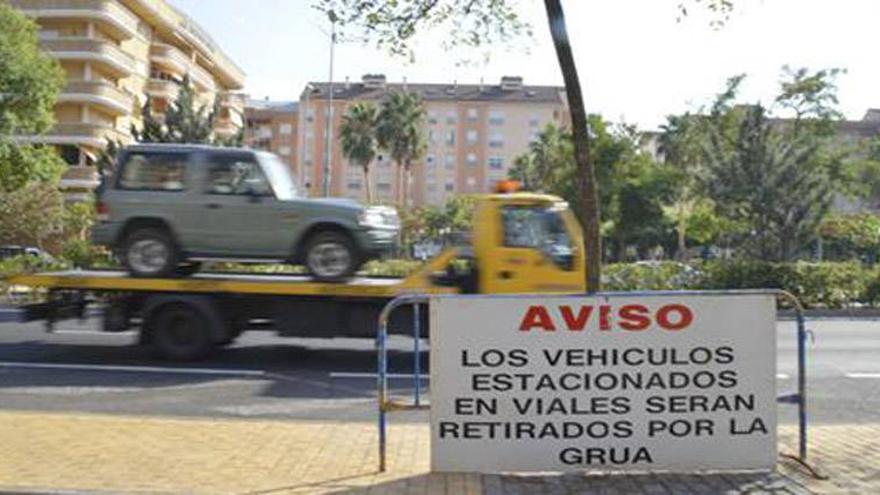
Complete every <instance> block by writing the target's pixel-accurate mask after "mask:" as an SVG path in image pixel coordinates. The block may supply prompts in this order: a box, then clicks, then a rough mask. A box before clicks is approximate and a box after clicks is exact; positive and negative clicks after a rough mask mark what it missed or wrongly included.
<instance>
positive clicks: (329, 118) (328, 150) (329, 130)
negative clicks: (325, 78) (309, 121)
mask: <svg viewBox="0 0 880 495" xmlns="http://www.w3.org/2000/svg"><path fill="white" fill-rule="evenodd" d="M327 17H328V18H329V19H330V81H329V83H330V84H329V85H328V86H329V96H328V98H327V102H328V103H327V105H328V106H327V115H326V116H325V125H326V127H325V129H324V136H325V137H326V142H325V144H324V174H323V175H324V180H323V184H322V185H323V187H322V192H323V194H324V197H327V196H330V165H331V162H330V160H331V157H332V156H333V114H334V112H333V52H334V48H335V47H336V20H337V17H336V13H335V12H333V11H332V10H331V11H329V12H327Z"/></svg>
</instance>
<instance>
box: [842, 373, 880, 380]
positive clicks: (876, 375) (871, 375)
mask: <svg viewBox="0 0 880 495" xmlns="http://www.w3.org/2000/svg"><path fill="white" fill-rule="evenodd" d="M846 377H847V378H875V379H876V378H880V373H847V374H846Z"/></svg>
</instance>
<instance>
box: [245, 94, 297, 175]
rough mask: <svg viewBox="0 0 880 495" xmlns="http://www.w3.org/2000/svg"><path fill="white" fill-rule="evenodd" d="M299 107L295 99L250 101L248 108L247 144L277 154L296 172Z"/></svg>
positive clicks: (246, 115) (246, 120) (246, 113)
mask: <svg viewBox="0 0 880 495" xmlns="http://www.w3.org/2000/svg"><path fill="white" fill-rule="evenodd" d="M298 106H299V104H298V103H297V102H295V101H269V100H248V101H247V103H246V104H245V107H244V119H245V128H244V144H245V146H248V147H250V148H254V149H259V150H266V151H271V152H272V153H275V154H276V155H278V156H279V157H281V160H282V161H283V162H284V163H286V164H288V165H289V166H290V169H291V170H292V171H294V172H295V171H296V167H297V161H296V157H297V150H298V149H299V146H297V124H298V121H299V112H298V111H297V110H298Z"/></svg>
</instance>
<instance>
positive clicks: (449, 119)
mask: <svg viewBox="0 0 880 495" xmlns="http://www.w3.org/2000/svg"><path fill="white" fill-rule="evenodd" d="M457 120H458V116H457V115H455V110H450V111H448V112H446V124H447V125H455V122H456V121H457Z"/></svg>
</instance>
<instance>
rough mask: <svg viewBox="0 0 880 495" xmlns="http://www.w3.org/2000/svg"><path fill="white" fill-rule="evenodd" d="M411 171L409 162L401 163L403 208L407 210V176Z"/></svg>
mask: <svg viewBox="0 0 880 495" xmlns="http://www.w3.org/2000/svg"><path fill="white" fill-rule="evenodd" d="M411 171H412V164H410V162H409V160H406V161H404V162H403V206H404V207H405V208H409V193H410V191H409V183H410V180H409V178H410V177H409V174H410V173H411Z"/></svg>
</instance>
